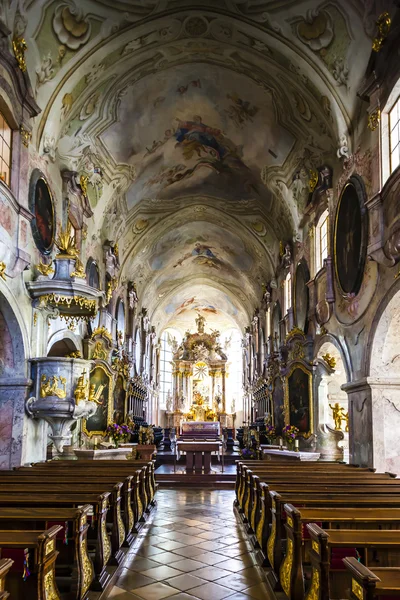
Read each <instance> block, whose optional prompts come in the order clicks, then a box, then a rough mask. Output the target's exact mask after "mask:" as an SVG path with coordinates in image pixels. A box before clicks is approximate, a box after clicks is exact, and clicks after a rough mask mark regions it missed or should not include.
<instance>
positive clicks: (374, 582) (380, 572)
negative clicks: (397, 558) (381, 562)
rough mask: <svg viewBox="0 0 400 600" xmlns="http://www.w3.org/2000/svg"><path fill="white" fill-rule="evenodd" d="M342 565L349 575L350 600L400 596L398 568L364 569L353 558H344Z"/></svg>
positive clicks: (373, 599) (399, 570)
mask: <svg viewBox="0 0 400 600" xmlns="http://www.w3.org/2000/svg"><path fill="white" fill-rule="evenodd" d="M343 563H344V565H345V567H346V568H347V569H348V571H349V572H350V575H351V584H350V598H351V600H375V599H376V598H377V597H382V596H385V597H390V596H391V597H393V596H397V597H399V596H400V568H399V567H374V569H373V571H370V570H369V569H367V567H364V565H362V564H361V563H359V562H358V560H356V559H355V558H352V557H351V558H344V559H343Z"/></svg>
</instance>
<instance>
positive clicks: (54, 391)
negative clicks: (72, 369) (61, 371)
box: [40, 375, 67, 399]
mask: <svg viewBox="0 0 400 600" xmlns="http://www.w3.org/2000/svg"><path fill="white" fill-rule="evenodd" d="M40 382H41V383H40V397H41V398H47V397H48V396H56V397H57V398H61V399H62V398H66V397H67V380H66V378H65V377H62V376H61V375H60V376H59V377H57V375H53V376H52V377H47V375H42V377H41V380H40ZM58 382H60V384H61V386H62V387H58Z"/></svg>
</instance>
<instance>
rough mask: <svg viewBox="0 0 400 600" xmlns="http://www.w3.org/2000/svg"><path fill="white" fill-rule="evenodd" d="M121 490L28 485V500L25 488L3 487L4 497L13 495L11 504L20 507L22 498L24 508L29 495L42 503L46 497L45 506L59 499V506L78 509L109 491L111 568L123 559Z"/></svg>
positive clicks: (102, 486)
mask: <svg viewBox="0 0 400 600" xmlns="http://www.w3.org/2000/svg"><path fill="white" fill-rule="evenodd" d="M122 486H123V484H122V483H121V482H119V483H116V484H115V485H107V484H101V483H100V484H97V485H96V484H77V483H75V484H74V485H73V486H72V485H71V484H55V483H52V482H51V481H47V480H42V481H41V482H40V483H38V484H34V483H32V484H31V485H30V486H29V490H30V491H29V497H27V495H26V492H27V485H26V484H20V483H16V484H14V485H11V484H6V490H7V492H8V494H12V495H13V498H14V501H13V503H15V504H18V505H21V501H24V498H25V499H26V500H27V503H25V502H24V504H23V505H24V506H27V505H28V506H29V501H30V498H31V497H32V495H36V496H37V495H42V497H44V499H46V497H47V500H45V501H46V503H47V504H49V503H50V504H51V503H52V502H54V500H55V498H57V499H58V498H60V499H61V503H62V504H64V506H71V505H72V506H78V505H81V504H90V503H91V502H90V501H87V500H86V498H87V497H88V496H91V498H92V500H96V498H97V497H98V496H99V495H101V494H102V493H103V492H105V491H110V496H109V499H110V511H108V513H107V516H109V517H110V518H109V519H108V522H109V523H111V526H112V529H111V549H112V557H111V560H112V561H113V562H114V564H119V563H120V562H121V560H122V557H123V552H122V550H121V547H122V544H123V543H124V540H125V526H124V522H123V519H122V514H121V489H122ZM4 503H5V502H4V501H3V493H0V504H4ZM7 504H8V505H9V504H10V502H9V501H8V502H7Z"/></svg>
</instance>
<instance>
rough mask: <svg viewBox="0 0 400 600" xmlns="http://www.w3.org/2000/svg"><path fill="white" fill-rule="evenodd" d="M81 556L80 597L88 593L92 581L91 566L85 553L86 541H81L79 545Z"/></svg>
mask: <svg viewBox="0 0 400 600" xmlns="http://www.w3.org/2000/svg"><path fill="white" fill-rule="evenodd" d="M81 556H82V564H83V582H82V596H84V595H85V594H86V592H87V591H88V589H89V587H90V584H91V583H92V581H93V574H94V570H93V564H92V561H91V560H90V558H89V555H88V551H87V541H86V540H83V542H82V544H81Z"/></svg>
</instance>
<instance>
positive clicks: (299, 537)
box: [270, 504, 400, 600]
mask: <svg viewBox="0 0 400 600" xmlns="http://www.w3.org/2000/svg"><path fill="white" fill-rule="evenodd" d="M301 510H303V509H301ZM304 510H306V509H304ZM317 510H318V509H317ZM341 510H342V511H345V516H344V517H341V516H340V511H341ZM385 510H386V509H368V511H369V514H368V515H367V516H363V515H362V514H360V515H359V514H358V508H353V509H350V508H345V509H338V508H335V510H330V514H329V517H330V518H331V519H332V522H335V523H341V522H342V521H341V519H343V518H344V519H346V518H347V522H349V520H350V519H351V521H352V522H353V523H354V522H357V523H358V525H359V526H360V527H361V524H362V523H365V522H369V523H373V524H374V525H375V526H376V530H372V529H371V530H365V529H351V530H348V529H324V530H323V531H325V533H326V534H328V535H329V536H330V537H331V538H334V537H335V536H336V538H337V534H338V532H341V531H343V532H344V536H347V538H350V539H352V540H353V542H354V541H355V540H358V539H360V543H361V544H362V546H363V547H367V546H366V544H365V543H364V542H365V539H368V532H369V531H371V539H372V540H374V541H375V542H374V543H376V539H377V537H379V540H380V541H382V540H383V541H385V542H386V540H387V535H389V536H390V538H389V539H390V540H391V539H392V538H393V539H396V538H397V540H398V542H399V546H398V548H399V550H400V532H399V531H389V530H382V529H378V528H379V527H380V526H381V524H382V523H386V524H387V523H388V517H387V516H386V517H385V516H384V514H383V513H384V512H385ZM395 510H397V515H396V516H397V524H399V523H400V516H399V513H400V509H395ZM285 511H286V513H287V519H286V523H285V525H284V527H285V529H286V532H287V549H286V556H285V558H284V560H283V561H282V563H281V564H279V565H276V569H275V572H279V579H280V584H281V586H282V587H283V589H284V590H285V589H290V595H289V597H290V598H291V599H292V600H294V599H295V598H296V599H300V598H302V597H303V595H304V568H303V560H304V545H303V541H304V540H303V531H302V524H303V523H305V521H304V519H302V516H301V511H299V510H298V509H297V508H295V507H294V506H292V505H290V504H285ZM374 511H375V516H374V515H373V513H374ZM393 516H394V515H393V514H392V518H393ZM380 517H381V518H380ZM358 518H359V520H357V519H358ZM345 522H346V521H345ZM312 526H313V527H317V525H315V524H313V525H312ZM307 527H308V526H307ZM321 531H322V529H321ZM359 531H361V534H360V535H361V537H360V536H358V532H359ZM351 532H354V535H353V537H351ZM379 532H380V533H381V534H382V535H381V536H379V535H378V536H377V535H376V534H377V533H378V534H379ZM357 536H358V537H357ZM385 536H386V538H385ZM336 538H335V539H336ZM347 538H346V539H347ZM270 539H271V536H270ZM311 544H312V549H313V550H314V551H315V550H316V545H315V541H314V539H312V540H311ZM370 545H373V542H372V541H371V544H370ZM356 546H357V547H358V543H357V544H356V543H353V546H351V545H347V547H348V548H352V549H354V548H355V547H356ZM330 547H331V548H332V547H335V548H336V547H340V543H339V544H338V546H335V544H333V541H332V543H330ZM399 556H400V555H399ZM382 559H383V557H381V560H382ZM339 562H340V561H339ZM274 567H275V565H274ZM335 577H336V578H337V574H336V573H335ZM316 578H318V576H316ZM285 586H286V588H285ZM286 593H287V592H286ZM287 595H288V593H287Z"/></svg>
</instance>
